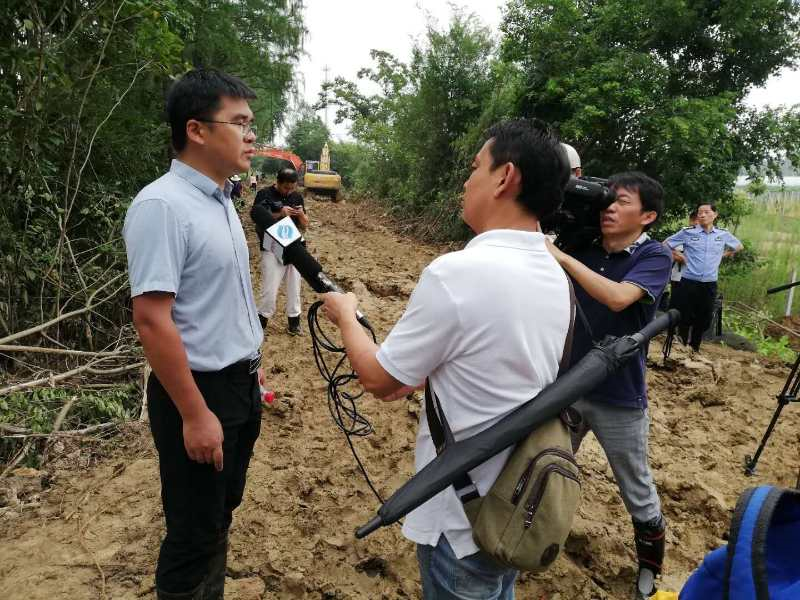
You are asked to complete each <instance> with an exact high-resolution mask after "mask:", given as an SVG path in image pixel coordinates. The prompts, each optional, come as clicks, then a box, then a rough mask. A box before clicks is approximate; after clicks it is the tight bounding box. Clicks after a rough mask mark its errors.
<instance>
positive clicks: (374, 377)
mask: <svg viewBox="0 0 800 600" xmlns="http://www.w3.org/2000/svg"><path fill="white" fill-rule="evenodd" d="M486 140H487V141H486V142H485V143H484V145H483V147H482V148H481V149H480V151H479V152H478V154H477V155H476V156H475V158H474V160H473V162H472V173H471V175H470V176H469V178H468V179H467V181H466V182H465V183H464V196H463V219H464V222H465V223H466V224H467V225H468V226H469V227H470V228H471V229H472V230H473V231H474V232H475V233H476V234H477V235H476V237H475V238H473V239H472V240H471V241H470V242H469V243H468V244H467V246H466V247H465V248H464V249H463V250H461V251H458V252H451V253H449V254H445V255H443V256H440V257H439V258H437V259H436V260H434V261H433V262H432V263H431V264H430V265H428V267H426V268H425V270H424V271H423V272H422V275H421V277H420V280H419V282H418V284H417V287H416V289H415V290H414V293H413V294H412V296H411V299H410V300H409V304H408V307H407V308H406V311H405V313H404V314H403V316H402V317H401V319H400V321H399V322H398V323H397V324H396V325H395V326H394V328H393V329H392V330H391V332H390V333H389V335H388V337H387V338H386V340H385V341H384V342H383V343H382V344H381V345H380V347H378V346H377V345H375V344H374V343H373V342H372V340H371V339H370V338H369V337H368V335H367V333H366V332H365V330H364V329H363V328H362V327H361V325H359V324H358V322H357V320H356V308H357V305H358V300H357V298H356V297H355V296H354V295H353V294H352V293H350V294H339V293H328V294H326V295H325V306H324V311H325V313H326V314H327V315H328V317H329V318H330V319H331V321H333V322H334V323H335V324H336V325H337V326H338V327H339V328H340V330H341V334H342V340H343V342H344V346H345V348H346V350H347V355H348V358H349V359H350V363H351V365H352V366H353V369H354V371H355V372H356V373H358V376H359V379H360V380H361V383H362V385H363V386H364V387H365V388H366V390H367V391H369V392H372V393H373V394H375V395H376V396H378V397H381V398H383V399H385V400H394V399H398V398H402V397H404V396H405V395H406V394H408V393H410V391H412V390H413V389H415V388H417V387H418V386H420V385H421V384H423V382H424V381H425V379H426V377H427V378H428V380H429V381H430V384H431V387H432V388H433V389H434V390H435V393H436V395H437V396H438V397H439V400H440V402H441V409H442V410H443V412H444V413H445V415H446V418H447V421H448V422H449V424H450V427H451V429H452V433H453V435H454V436H455V439H463V438H467V437H470V436H472V435H475V434H476V433H478V432H480V431H483V430H484V429H486V428H487V427H489V426H491V425H492V424H494V423H495V422H497V421H498V420H499V419H500V418H502V417H503V416H505V415H507V414H508V413H510V412H511V411H513V410H514V409H516V408H518V407H519V406H520V405H522V404H524V403H525V402H526V401H527V400H529V399H530V398H531V397H532V396H535V395H536V394H538V393H539V392H540V391H541V390H542V389H543V388H545V387H547V386H548V385H550V384H551V383H552V382H553V381H554V380H555V378H556V374H557V373H558V369H559V361H560V359H561V356H562V354H563V352H564V347H565V342H566V337H567V331H568V329H569V324H570V292H569V282H568V280H567V277H566V276H565V274H564V271H563V270H562V269H561V268H560V267H559V266H558V264H557V263H556V261H555V260H553V257H552V256H551V255H550V254H549V253H548V252H547V247H546V245H545V236H544V235H543V234H542V233H541V231H540V226H539V220H540V219H541V218H543V217H546V216H548V215H549V214H550V213H551V212H553V211H554V210H555V209H556V208H557V207H558V205H559V204H560V203H561V201H562V198H563V190H564V186H565V185H566V183H567V180H568V177H569V168H568V164H567V161H566V157H565V155H564V152H563V150H562V149H561V148H560V146H559V143H558V141H557V140H556V138H555V137H554V136H553V135H552V133H551V132H550V130H549V128H547V126H546V125H545V124H544V123H542V122H541V121H528V120H514V121H506V122H502V123H499V124H497V125H494V126H493V127H491V128H490V129H489V130H488V131H487V132H486ZM508 456H509V450H506V451H504V452H501V453H500V454H498V455H496V456H494V457H492V458H491V459H490V460H488V461H486V462H485V463H483V464H482V465H480V466H478V467H477V468H475V469H473V470H472V471H471V472H470V478H471V480H472V481H473V482H474V484H475V486H476V487H477V490H478V493H479V494H480V495H481V496H485V494H486V492H487V491H488V489H489V488H490V487H491V486H492V484H493V483H494V481H495V480H496V479H497V476H498V474H499V473H500V471H501V470H502V468H503V466H504V464H505V462H506V460H507V458H508ZM435 457H436V448H435V447H434V443H433V441H432V439H431V432H430V427H429V421H428V415H427V413H426V412H424V413H423V414H422V416H421V418H420V424H419V430H418V434H417V442H416V449H415V467H416V471H417V472H419V471H420V470H421V469H422V468H423V467H425V465H427V464H428V463H429V462H430V461H431V460H433V459H434V458H435ZM403 534H404V535H405V537H406V538H408V539H409V540H411V541H412V542H415V543H416V544H417V558H418V561H419V567H420V575H421V579H422V589H423V598H425V599H427V600H432V599H440V600H442V599H445V598H448V599H459V598H471V599H482V598H485V599H497V600H510V599H513V597H514V582H515V580H516V577H517V570H516V569H510V568H505V567H502V566H500V565H498V564H497V563H496V562H494V561H493V560H492V559H491V558H490V557H489V556H488V555H487V554H486V553H485V552H483V551H481V550H479V548H478V546H477V545H476V544H475V541H474V540H473V536H472V527H471V525H470V521H469V520H468V518H467V516H466V514H465V512H464V508H463V505H462V501H461V500H460V499H459V497H458V496H457V495H456V492H455V490H454V488H453V487H452V486H451V487H449V488H447V489H446V490H444V491H442V492H440V493H439V494H437V495H436V496H434V497H433V498H431V499H430V500H428V501H427V502H426V503H424V504H423V505H421V506H420V507H419V508H417V509H416V510H414V511H413V512H411V513H410V514H409V515H408V517H407V518H406V520H405V523H404V525H403Z"/></svg>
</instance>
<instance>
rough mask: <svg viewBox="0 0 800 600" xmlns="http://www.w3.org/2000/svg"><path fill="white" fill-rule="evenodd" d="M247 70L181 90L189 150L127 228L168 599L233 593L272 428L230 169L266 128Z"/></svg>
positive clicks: (142, 200) (176, 137)
mask: <svg viewBox="0 0 800 600" xmlns="http://www.w3.org/2000/svg"><path fill="white" fill-rule="evenodd" d="M252 98H255V94H254V93H253V92H252V91H251V90H250V88H248V87H247V85H245V84H244V82H242V81H241V80H239V79H237V78H235V77H231V76H229V75H226V74H224V73H221V72H218V71H214V70H195V71H190V72H189V73H187V74H186V75H184V76H183V77H182V78H181V79H180V80H179V81H177V82H176V83H175V84H174V85H173V86H172V88H171V90H170V92H169V95H168V97H167V107H166V108H167V115H168V118H169V122H170V126H171V128H172V145H173V148H174V149H175V151H176V153H177V156H178V158H177V159H176V160H173V161H172V166H171V167H170V170H169V172H168V173H167V174H166V175H163V176H162V177H160V178H159V179H157V180H156V181H154V182H153V183H151V184H149V185H148V186H146V187H145V188H144V189H142V191H141V192H139V194H138V195H137V196H136V198H135V199H134V201H133V203H132V204H131V206H130V208H129V209H128V214H127V217H126V219H125V226H124V230H123V235H124V238H125V245H126V248H127V253H128V271H129V276H130V283H131V296H132V297H133V323H134V325H135V326H136V330H137V332H138V333H139V338H140V340H141V342H142V347H143V348H144V352H145V354H146V356H147V359H148V360H149V361H150V365H151V366H152V368H153V374H152V375H151V376H150V379H149V381H148V383H147V399H148V410H149V415H150V428H151V431H152V433H153V439H154V441H155V446H156V449H157V450H158V458H159V470H160V475H161V498H162V503H163V507H164V518H165V521H166V527H167V533H166V537H165V538H164V540H163V542H162V544H161V552H160V554H159V558H158V566H157V568H156V591H157V594H158V597H159V598H160V599H164V600H166V599H195V598H197V599H204V600H205V599H212V598H213V599H215V600H216V599H219V600H221V599H222V598H223V589H224V584H225V562H226V555H227V541H228V528H229V526H230V524H231V518H232V513H233V510H234V509H235V508H236V507H237V506H238V505H239V504H240V503H241V500H242V494H243V492H244V486H245V477H246V473H247V467H248V465H249V462H250V456H251V455H252V451H253V446H254V444H255V441H256V438H257V437H258V434H259V431H260V426H261V402H260V394H259V379H260V378H261V377H262V374H261V371H260V369H259V368H258V365H259V360H260V348H261V343H262V341H263V337H262V336H263V334H262V331H261V327H260V325H259V322H258V315H257V313H256V307H255V301H254V298H253V292H252V286H251V282H250V270H249V260H248V248H247V241H246V239H245V235H244V231H243V230H242V225H241V223H240V222H239V217H238V215H237V214H236V211H235V209H234V206H233V203H232V201H231V197H230V192H231V188H232V184H231V183H230V181H229V180H228V177H230V176H231V175H233V174H234V173H240V172H244V171H247V170H248V169H249V168H250V159H251V157H252V156H253V152H254V147H253V144H254V142H255V137H256V135H255V130H254V128H253V126H252V121H253V113H252V111H251V110H250V107H249V105H248V102H247V101H248V100H249V99H252Z"/></svg>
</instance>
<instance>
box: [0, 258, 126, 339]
mask: <svg viewBox="0 0 800 600" xmlns="http://www.w3.org/2000/svg"><path fill="white" fill-rule="evenodd" d="M124 276H125V272H122V273H120V274H119V275H117V276H116V277H113V278H112V279H110V280H109V281H107V282H106V283H104V284H103V285H101V286H100V287H99V288H97V289H96V290H95V291H94V292H92V294H91V296H89V299H88V300H87V302H86V306H84V307H83V308H78V309H75V310H73V311H70V312H68V313H64V314H63V315H59V316H57V317H56V318H54V319H50V320H49V321H47V322H46V323H42V324H41V325H36V326H35V327H30V328H29V329H26V330H24V331H20V332H18V333H14V334H12V335H8V336H6V337H4V338H0V344H7V343H8V342H13V341H14V340H18V339H20V338H24V337H27V336H29V335H31V334H33V333H37V332H39V331H44V330H45V329H47V328H48V327H51V326H53V325H55V324H56V323H60V322H61V321H64V320H66V319H70V318H72V317H76V316H78V315H82V314H83V313H86V312H89V311H91V310H92V309H94V308H95V307H96V306H98V305H100V304H103V303H104V302H107V301H108V300H111V299H112V298H113V297H114V296H116V295H117V294H118V293H119V292H120V291H121V290H122V289H123V288H124V287H126V286H127V285H128V284H127V283H125V284H123V285H122V286H120V287H119V288H117V289H116V290H114V292H112V293H111V295H109V296H106V297H105V298H103V299H102V300H98V301H97V302H94V298H95V296H97V294H98V293H99V292H100V291H102V290H103V289H105V288H106V287H108V286H109V285H111V284H112V283H113V282H115V281H116V280H118V279H119V278H120V277H124Z"/></svg>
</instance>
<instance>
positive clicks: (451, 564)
mask: <svg viewBox="0 0 800 600" xmlns="http://www.w3.org/2000/svg"><path fill="white" fill-rule="evenodd" d="M417 561H418V562H419V573H420V578H421V579H422V598H423V600H514V582H515V580H516V578H517V573H518V571H517V570H516V569H506V568H504V567H501V566H499V565H497V564H496V563H495V562H494V561H492V559H490V558H489V557H488V556H487V555H486V554H484V553H483V552H478V553H476V554H470V555H469V556H465V557H464V558H456V555H455V554H454V553H453V549H452V548H451V547H450V544H449V543H448V542H447V538H446V537H445V536H444V535H442V536H440V537H439V543H438V544H437V545H436V547H435V548H434V547H433V546H425V545H423V544H417Z"/></svg>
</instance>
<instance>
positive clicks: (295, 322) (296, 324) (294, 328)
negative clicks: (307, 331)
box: [289, 316, 303, 335]
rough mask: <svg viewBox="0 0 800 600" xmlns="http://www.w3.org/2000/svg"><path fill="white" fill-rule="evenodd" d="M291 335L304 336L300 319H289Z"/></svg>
mask: <svg viewBox="0 0 800 600" xmlns="http://www.w3.org/2000/svg"><path fill="white" fill-rule="evenodd" d="M289 333H290V334H291V335H302V334H303V332H302V331H301V329H300V317H299V316H298V317H289Z"/></svg>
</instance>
